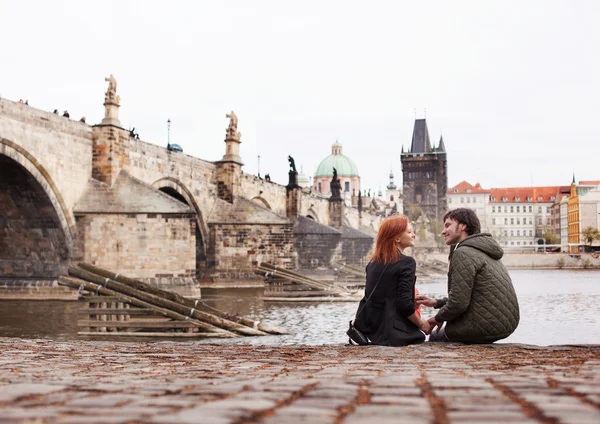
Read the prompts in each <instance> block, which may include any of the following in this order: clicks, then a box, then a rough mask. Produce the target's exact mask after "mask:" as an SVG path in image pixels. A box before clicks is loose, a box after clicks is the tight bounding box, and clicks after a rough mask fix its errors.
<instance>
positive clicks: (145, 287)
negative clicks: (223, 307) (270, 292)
mask: <svg viewBox="0 0 600 424" xmlns="http://www.w3.org/2000/svg"><path fill="white" fill-rule="evenodd" d="M77 266H78V267H79V268H81V269H84V270H86V271H89V272H91V273H93V274H96V275H100V276H102V277H105V278H110V279H111V280H115V281H118V282H119V283H123V284H125V285H127V286H129V287H132V288H134V289H137V290H140V291H144V292H147V293H151V294H155V295H157V296H162V297H164V298H165V299H168V300H171V301H173V302H177V303H180V304H182V305H185V306H187V307H190V308H196V307H198V308H201V309H204V310H205V311H206V312H207V313H211V314H213V315H215V316H217V317H219V318H223V319H226V320H229V321H233V322H236V323H238V324H241V325H244V326H247V327H250V328H255V329H258V330H260V331H262V332H264V333H268V334H288V332H287V331H285V330H284V329H281V328H277V327H272V326H270V325H267V324H263V323H261V322H258V321H254V320H252V319H250V318H246V317H244V316H240V315H236V314H229V313H227V312H223V311H220V310H218V309H215V308H212V307H210V306H208V305H207V304H206V303H204V302H202V301H199V300H194V299H188V298H185V297H183V296H181V295H179V294H177V293H173V292H170V291H167V290H161V289H159V288H158V287H154V286H151V285H150V284H147V283H144V282H142V281H139V280H135V279H133V278H129V277H126V276H124V275H121V274H116V273H114V272H111V271H108V270H105V269H102V268H99V267H97V266H94V265H91V264H88V263H85V262H80V263H79V264H77Z"/></svg>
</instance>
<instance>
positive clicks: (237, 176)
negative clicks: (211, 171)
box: [217, 112, 244, 203]
mask: <svg viewBox="0 0 600 424" xmlns="http://www.w3.org/2000/svg"><path fill="white" fill-rule="evenodd" d="M227 117H228V118H230V119H231V122H230V123H229V128H228V129H227V135H226V136H225V145H226V150H225V154H224V155H223V159H221V160H220V161H219V162H217V196H218V197H219V199H222V200H225V201H226V202H229V203H233V201H234V199H235V198H236V196H237V195H238V194H239V193H240V191H241V189H242V165H244V164H243V163H242V158H241V157H240V144H241V140H240V138H241V136H242V134H241V133H239V132H238V131H237V116H236V115H235V113H233V112H231V114H227Z"/></svg>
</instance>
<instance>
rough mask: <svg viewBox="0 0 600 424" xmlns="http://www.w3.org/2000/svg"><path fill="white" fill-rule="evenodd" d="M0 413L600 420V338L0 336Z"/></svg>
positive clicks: (43, 418) (154, 418)
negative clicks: (329, 341)
mask: <svg viewBox="0 0 600 424" xmlns="http://www.w3.org/2000/svg"><path fill="white" fill-rule="evenodd" d="M0 351H1V352H2V355H0V422H2V423H3V422H10V423H12V422H16V423H19V422H22V423H25V422H36V423H59V422H60V423H63V422H65V423H70V422H73V423H108V422H110V423H121V422H124V423H125V422H126V423H195V422H207V423H211V424H212V423H215V424H219V423H224V424H225V423H227V424H229V423H233V424H240V423H269V424H270V423H286V424H288V423H290V424H294V423H305V422H310V423H350V424H361V423H372V422H376V423H377V424H384V423H388V422H389V423H392V422H393V423H402V422H410V423H411V424H417V423H440V424H445V423H451V422H468V423H475V422H503V423H513V422H519V423H521V422H545V423H557V422H561V423H563V422H564V423H571V422H572V423H578V422H582V423H592V422H594V423H595V422H600V346H560V347H539V346H518V345H508V344H498V345H494V346H493V347H490V346H464V345H453V344H449V345H440V344H431V345H430V344H423V345H419V346H410V347H406V348H384V347H377V346H372V347H365V348H362V347H349V346H323V347H315V346H291V347H290V346H285V347H270V346H269V347H267V346H250V345H235V346H230V345H227V346H224V345H219V346H216V345H215V346H213V345H207V344H197V343H194V342H187V341H186V342H140V343H124V342H100V341H94V342H91V341H73V342H65V341H52V340H22V339H9V338H0Z"/></svg>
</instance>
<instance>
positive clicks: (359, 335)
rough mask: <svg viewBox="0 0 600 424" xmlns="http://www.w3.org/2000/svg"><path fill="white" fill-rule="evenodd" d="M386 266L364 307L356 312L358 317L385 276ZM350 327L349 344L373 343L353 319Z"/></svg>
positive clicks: (364, 344)
mask: <svg viewBox="0 0 600 424" xmlns="http://www.w3.org/2000/svg"><path fill="white" fill-rule="evenodd" d="M386 268H387V264H386V266H384V267H383V271H381V275H380V276H379V278H378V279H377V283H375V287H373V291H372V292H371V295H370V296H369V297H368V298H367V299H366V301H365V304H364V305H363V307H362V308H360V309H359V310H358V312H357V313H356V317H357V318H358V316H359V315H360V313H361V312H362V311H363V309H364V308H365V306H367V303H369V300H370V299H371V296H373V293H375V289H376V288H377V285H378V284H379V280H381V277H383V273H384V272H385V270H386ZM365 290H366V285H365ZM355 321H356V319H355ZM349 327H350V328H348V331H346V335H347V336H348V344H349V345H351V346H366V345H370V344H371V340H369V338H368V337H367V336H365V335H364V334H363V332H362V331H360V330H359V329H357V328H356V327H355V326H354V324H352V321H350V323H349Z"/></svg>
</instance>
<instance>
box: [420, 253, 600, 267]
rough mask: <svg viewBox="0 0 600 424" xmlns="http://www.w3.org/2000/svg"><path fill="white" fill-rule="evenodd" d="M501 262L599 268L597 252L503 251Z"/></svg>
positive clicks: (442, 258) (434, 257)
mask: <svg viewBox="0 0 600 424" xmlns="http://www.w3.org/2000/svg"><path fill="white" fill-rule="evenodd" d="M426 258H427V260H429V261H431V260H437V261H441V262H445V263H447V262H448V254H447V253H435V254H429V255H427V257H426ZM502 263H504V265H505V266H506V268H508V269H540V270H543V269H570V270H573V269H589V270H600V255H599V254H597V253H593V254H592V253H544V252H537V253H512V252H505V253H504V256H503V257H502Z"/></svg>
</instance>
